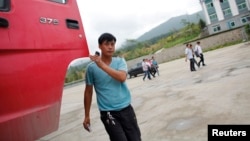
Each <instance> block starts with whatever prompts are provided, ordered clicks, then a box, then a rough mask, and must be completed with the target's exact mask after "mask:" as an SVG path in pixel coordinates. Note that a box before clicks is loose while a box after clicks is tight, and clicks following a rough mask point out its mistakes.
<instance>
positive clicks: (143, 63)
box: [142, 62, 150, 71]
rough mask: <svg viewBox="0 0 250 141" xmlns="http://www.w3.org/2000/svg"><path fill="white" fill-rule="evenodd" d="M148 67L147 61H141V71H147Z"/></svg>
mask: <svg viewBox="0 0 250 141" xmlns="http://www.w3.org/2000/svg"><path fill="white" fill-rule="evenodd" d="M148 67H150V64H149V62H142V69H143V71H147V70H148Z"/></svg>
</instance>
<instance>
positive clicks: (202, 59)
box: [198, 53, 205, 65]
mask: <svg viewBox="0 0 250 141" xmlns="http://www.w3.org/2000/svg"><path fill="white" fill-rule="evenodd" d="M200 63H202V65H205V63H204V56H203V54H202V53H201V54H200V61H199V63H198V64H199V65H200Z"/></svg>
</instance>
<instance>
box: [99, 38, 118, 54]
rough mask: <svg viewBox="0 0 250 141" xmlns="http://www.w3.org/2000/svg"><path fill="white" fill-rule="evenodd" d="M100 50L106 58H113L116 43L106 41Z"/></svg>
mask: <svg viewBox="0 0 250 141" xmlns="http://www.w3.org/2000/svg"><path fill="white" fill-rule="evenodd" d="M99 48H100V49H101V51H102V54H103V55H104V56H112V55H113V53H114V52H115V41H104V42H103V43H102V44H101V45H99Z"/></svg>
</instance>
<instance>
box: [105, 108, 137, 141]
mask: <svg viewBox="0 0 250 141" xmlns="http://www.w3.org/2000/svg"><path fill="white" fill-rule="evenodd" d="M101 120H102V123H103V124H104V127H105V129H106V131H107V133H108V135H109V138H110V141H141V132H140V129H139V126H138V124H137V119H136V116H135V112H134V109H133V107H132V106H131V105H129V106H128V107H126V108H124V109H122V110H121V111H101Z"/></svg>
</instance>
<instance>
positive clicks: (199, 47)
mask: <svg viewBox="0 0 250 141" xmlns="http://www.w3.org/2000/svg"><path fill="white" fill-rule="evenodd" d="M194 51H198V53H199V54H201V53H202V49H201V46H200V45H198V44H197V45H195V48H194Z"/></svg>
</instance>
